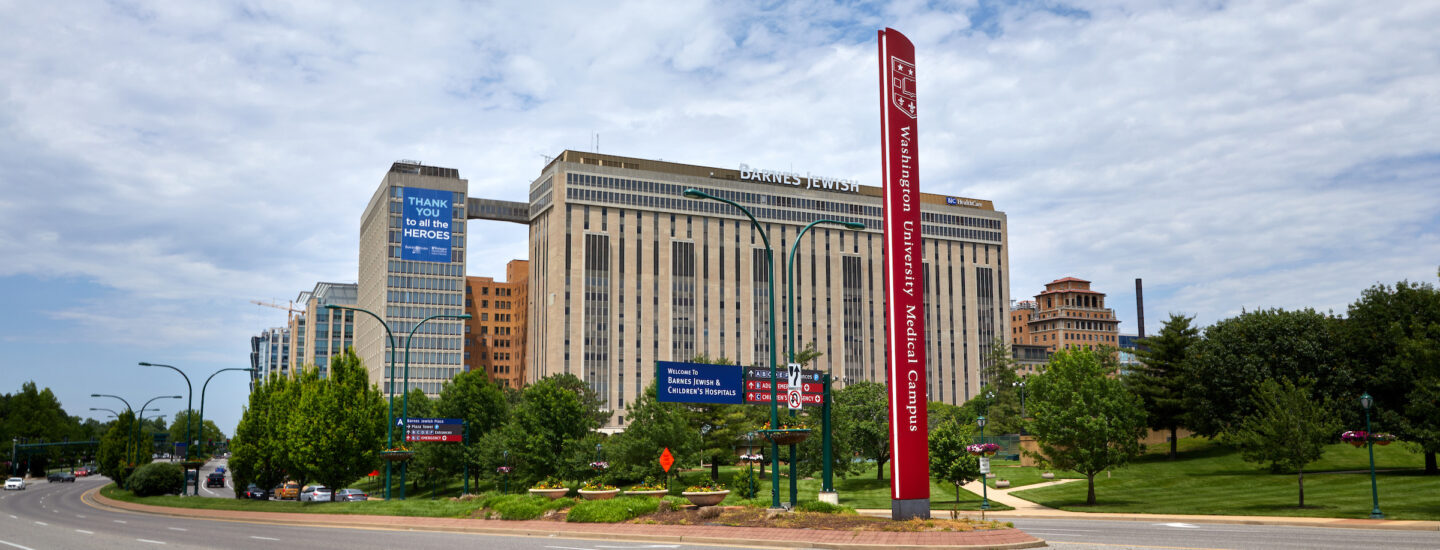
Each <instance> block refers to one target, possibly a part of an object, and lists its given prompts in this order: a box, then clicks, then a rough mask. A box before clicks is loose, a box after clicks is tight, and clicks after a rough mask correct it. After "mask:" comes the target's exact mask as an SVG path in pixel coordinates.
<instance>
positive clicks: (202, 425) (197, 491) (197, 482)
mask: <svg viewBox="0 0 1440 550" xmlns="http://www.w3.org/2000/svg"><path fill="white" fill-rule="evenodd" d="M227 370H243V371H248V372H250V373H251V375H252V377H253V375H254V373H255V369H253V368H248V369H247V368H240V367H232V368H228V369H220V370H217V371H215V372H212V373H210V376H209V377H208V378H206V379H205V383H204V384H201V385H200V420H198V421H196V423H197V424H199V425H200V434H199V435H200V437H201V438H203V437H205V388H208V387H210V379H211V378H214V377H215V375H217V374H220V373H222V372H225V371H227ZM186 421H187V424H188V421H189V415H186ZM185 448H186V450H187V451H188V450H189V448H190V447H189V446H186V447H185ZM195 496H197V497H198V496H200V476H199V474H196V476H195Z"/></svg>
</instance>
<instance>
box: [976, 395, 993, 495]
mask: <svg viewBox="0 0 1440 550" xmlns="http://www.w3.org/2000/svg"><path fill="white" fill-rule="evenodd" d="M975 423H976V424H979V425H980V444H981V445H984V444H985V417H983V416H982V417H980V418H977V419H975ZM978 460H985V457H984V456H980V457H978ZM989 478H990V474H989V473H988V472H985V471H981V472H980V510H981V512H984V511H985V510H989V509H990V484H989Z"/></svg>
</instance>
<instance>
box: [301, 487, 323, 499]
mask: <svg viewBox="0 0 1440 550" xmlns="http://www.w3.org/2000/svg"><path fill="white" fill-rule="evenodd" d="M300 502H330V488H329V487H326V486H324V485H306V486H305V488H303V489H300Z"/></svg>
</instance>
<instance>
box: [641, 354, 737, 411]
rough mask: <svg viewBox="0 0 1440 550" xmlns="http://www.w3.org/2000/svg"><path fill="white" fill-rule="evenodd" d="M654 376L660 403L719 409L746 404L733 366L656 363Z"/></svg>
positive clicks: (735, 368) (735, 367)
mask: <svg viewBox="0 0 1440 550" xmlns="http://www.w3.org/2000/svg"><path fill="white" fill-rule="evenodd" d="M655 375H656V376H655V390H656V395H657V396H658V398H659V400H660V401H664V402H668V403H717V404H722V405H730V404H734V405H738V404H740V403H744V402H745V392H744V391H742V390H741V383H740V367H737V366H735V365H707V364H705V363H675V362H671V361H658V362H656V365H655Z"/></svg>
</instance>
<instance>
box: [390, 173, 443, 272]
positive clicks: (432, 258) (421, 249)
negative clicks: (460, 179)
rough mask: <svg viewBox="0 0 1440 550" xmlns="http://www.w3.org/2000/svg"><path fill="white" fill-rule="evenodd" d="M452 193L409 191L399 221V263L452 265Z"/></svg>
mask: <svg viewBox="0 0 1440 550" xmlns="http://www.w3.org/2000/svg"><path fill="white" fill-rule="evenodd" d="M453 196H454V195H453V193H452V192H450V191H444V190H440V189H420V188H418V187H406V188H405V192H404V196H403V197H401V201H403V202H404V204H405V207H404V208H403V210H402V212H403V216H402V219H401V220H400V259H402V260H416V261H421V262H445V263H449V262H450V238H451V234H450V225H451V224H452V223H454V221H453V219H452V214H451V212H452V211H451V209H450V199H451V197H453Z"/></svg>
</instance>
